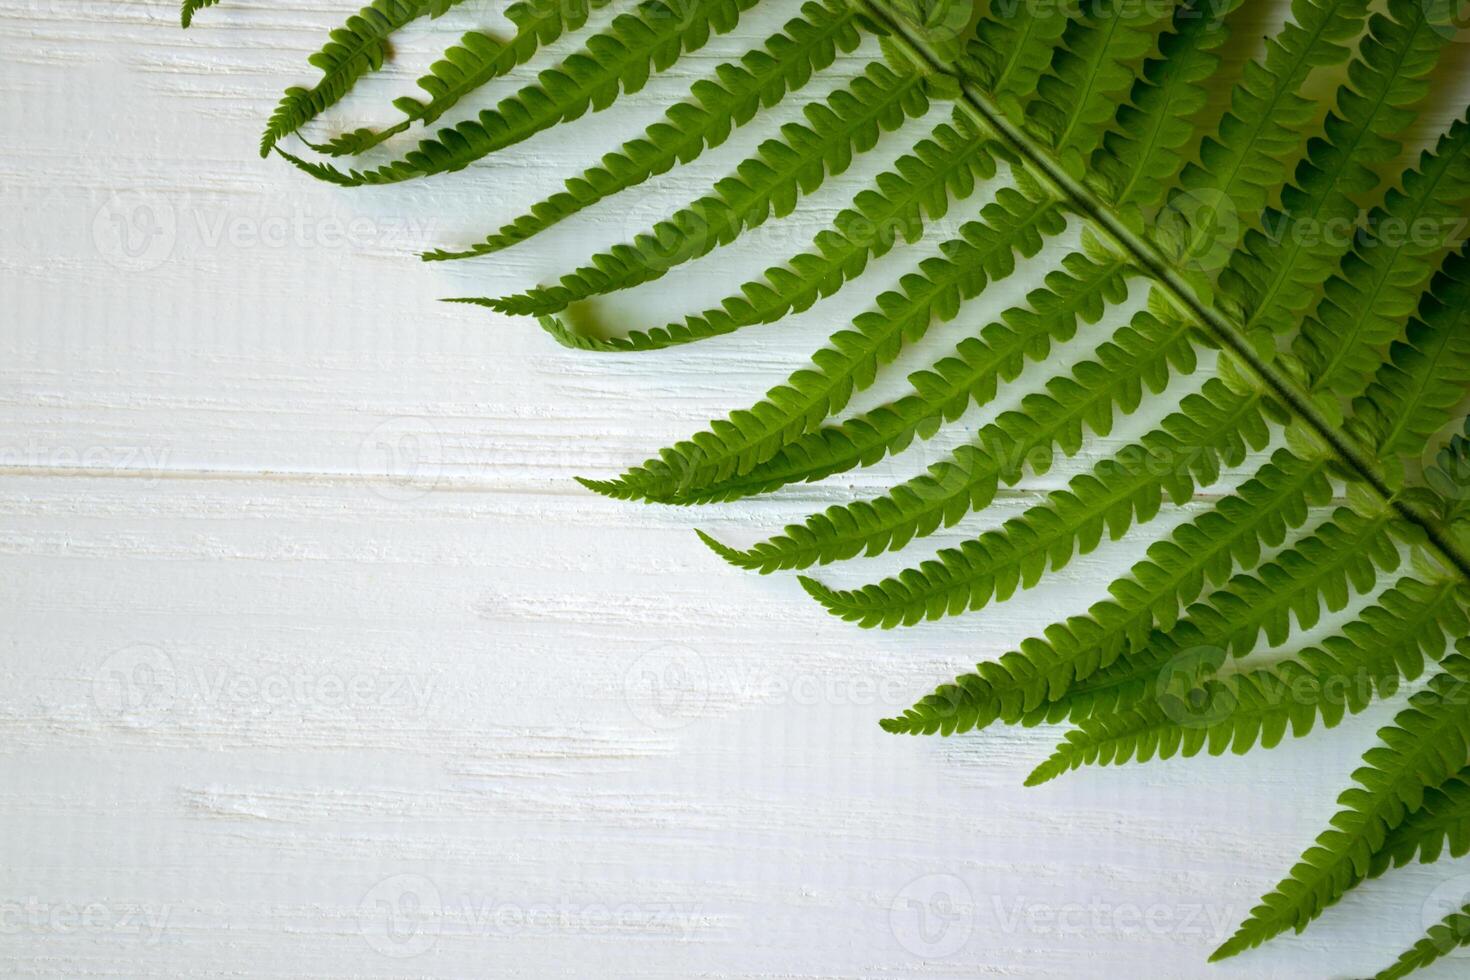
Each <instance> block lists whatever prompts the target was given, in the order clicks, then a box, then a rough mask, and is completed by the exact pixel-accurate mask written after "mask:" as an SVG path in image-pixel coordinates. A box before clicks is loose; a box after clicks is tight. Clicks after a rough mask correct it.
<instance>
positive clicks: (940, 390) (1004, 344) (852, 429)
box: [661, 252, 1188, 504]
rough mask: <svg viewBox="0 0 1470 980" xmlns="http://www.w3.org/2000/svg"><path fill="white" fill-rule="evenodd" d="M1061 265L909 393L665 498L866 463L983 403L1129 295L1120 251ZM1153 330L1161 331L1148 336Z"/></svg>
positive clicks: (697, 498) (720, 497)
mask: <svg viewBox="0 0 1470 980" xmlns="http://www.w3.org/2000/svg"><path fill="white" fill-rule="evenodd" d="M1061 264H1062V268H1061V269H1058V270H1055V271H1053V272H1051V273H1048V274H1047V277H1046V285H1045V286H1044V287H1043V288H1041V289H1037V290H1033V291H1032V292H1031V294H1030V295H1029V296H1028V297H1027V306H1026V307H1012V308H1011V309H1009V310H1007V311H1006V312H1005V313H1003V314H1001V318H1000V320H999V321H998V322H996V323H992V324H990V325H989V326H987V327H985V328H984V329H983V330H981V331H980V333H979V335H978V336H975V337H966V338H965V339H964V340H962V341H961V342H960V343H959V345H958V346H957V347H956V348H955V350H954V352H953V354H951V355H950V356H949V357H946V358H943V359H942V360H940V361H939V362H938V363H936V364H935V365H933V367H931V368H930V369H928V370H925V371H920V372H917V373H915V374H913V375H912V376H910V378H909V381H910V383H911V384H912V386H913V393H912V394H909V395H905V396H904V397H903V398H900V399H899V400H898V401H896V402H894V403H892V404H891V405H885V406H882V407H880V408H878V409H875V410H874V411H871V412H865V413H863V414H861V415H857V416H853V417H851V418H849V419H846V420H844V421H842V422H841V423H839V424H837V425H829V426H824V427H823V428H821V429H818V430H817V431H815V432H812V433H809V434H807V435H805V436H803V437H802V438H800V439H797V440H796V441H795V442H792V443H789V444H787V445H786V446H783V447H782V448H781V451H780V452H778V453H777V454H776V455H775V456H773V457H771V458H770V459H769V460H767V461H766V462H764V463H761V464H760V465H758V466H756V467H754V468H753V469H751V471H750V472H749V473H745V474H741V475H739V476H735V477H731V478H729V479H726V480H723V481H720V482H718V483H712V484H710V485H709V486H707V487H704V488H702V489H700V490H698V491H694V492H691V493H689V494H684V495H681V496H677V497H671V498H666V499H664V500H662V501H661V502H663V503H680V504H694V503H701V504H702V503H711V502H714V501H727V500H736V499H739V498H741V497H748V496H751V495H753V494H759V493H769V492H770V491H772V490H775V489H777V488H779V487H783V486H786V485H787V484H789V483H796V482H810V481H814V480H821V479H825V478H826V477H828V476H832V475H833V474H836V473H843V472H846V471H847V470H850V469H852V468H853V467H856V466H871V465H873V464H874V463H876V462H878V460H880V459H882V458H883V457H884V456H885V455H887V454H889V453H896V452H899V451H901V450H903V449H904V448H906V447H907V446H908V445H909V444H910V443H911V442H912V441H913V439H914V438H915V437H916V436H917V437H918V438H921V439H923V438H928V437H929V436H931V435H933V434H934V431H936V430H937V428H938V426H939V425H940V423H941V422H945V421H948V422H953V421H955V420H956V419H957V418H959V416H960V415H961V414H962V413H963V412H964V411H965V410H966V409H968V408H969V407H970V405H972V404H974V405H984V404H986V403H988V402H989V401H990V400H991V399H992V398H994V397H995V394H996V391H997V388H998V386H999V384H1000V382H1001V381H1012V380H1014V379H1015V377H1016V376H1017V375H1018V374H1019V373H1020V372H1021V369H1022V368H1023V367H1024V366H1025V364H1026V362H1027V361H1028V360H1029V361H1041V360H1043V359H1045V357H1046V356H1047V354H1048V353H1049V352H1050V350H1051V346H1052V344H1053V343H1059V342H1064V341H1067V340H1070V339H1071V338H1072V336H1073V335H1074V334H1075V333H1076V330H1077V322H1078V320H1079V319H1080V320H1081V321H1082V322H1084V323H1096V322H1097V321H1098V320H1099V319H1100V318H1101V317H1102V315H1103V311H1104V310H1105V309H1106V308H1107V306H1108V304H1114V303H1121V302H1123V300H1124V299H1126V298H1127V295H1128V282H1127V276H1128V273H1129V271H1130V269H1129V267H1128V266H1126V265H1125V264H1124V262H1123V260H1122V259H1121V258H1119V257H1117V256H1116V255H1110V256H1102V257H1099V258H1096V259H1094V258H1092V257H1089V256H1088V255H1086V254H1084V253H1082V252H1074V253H1072V254H1071V255H1069V256H1067V257H1066V258H1065V259H1063V260H1062V263H1061ZM1151 339H1153V340H1158V339H1161V338H1160V337H1158V336H1156V335H1151ZM1187 350H1188V348H1187V345H1183V344H1175V345H1165V346H1164V347H1163V348H1162V349H1160V348H1158V347H1155V348H1153V349H1151V350H1149V351H1148V352H1146V353H1145V365H1140V373H1143V368H1144V367H1145V366H1146V364H1147V363H1148V362H1151V361H1152V360H1153V359H1155V358H1156V357H1157V355H1158V354H1164V355H1168V354H1170V353H1174V354H1175V357H1176V360H1178V361H1180V362H1182V361H1183V358H1185V357H1186V356H1187V354H1186V353H1185V352H1186V351H1187ZM1186 366H1187V365H1186Z"/></svg>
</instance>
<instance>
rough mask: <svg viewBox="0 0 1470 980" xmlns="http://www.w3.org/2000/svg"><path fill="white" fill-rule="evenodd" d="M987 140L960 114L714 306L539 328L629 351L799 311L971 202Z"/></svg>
mask: <svg viewBox="0 0 1470 980" xmlns="http://www.w3.org/2000/svg"><path fill="white" fill-rule="evenodd" d="M990 139H991V137H990V134H989V133H988V132H986V131H984V130H982V129H980V128H979V127H977V126H976V125H975V124H974V123H973V122H971V121H970V120H969V119H968V118H967V117H966V116H965V115H964V114H963V113H961V112H958V111H956V112H955V113H954V115H953V117H952V118H951V119H950V120H949V121H948V122H944V123H940V124H939V126H937V127H936V128H935V129H934V131H933V132H932V133H931V134H930V136H929V138H927V139H925V140H922V141H920V142H919V143H918V145H916V146H915V147H914V148H913V150H911V151H910V152H909V153H907V154H905V155H904V156H903V157H900V158H899V159H898V161H896V162H895V164H894V167H893V169H892V170H889V171H885V172H884V173H882V174H880V175H879V176H878V177H877V179H876V180H875V182H874V186H873V187H872V188H869V189H866V190H863V191H860V192H859V193H858V194H857V196H856V197H855V198H854V199H853V201H852V204H851V205H850V206H849V207H848V208H846V209H844V210H843V211H842V212H840V213H839V214H838V215H837V217H836V219H835V220H834V221H833V224H832V227H831V228H830V229H828V230H825V231H822V232H820V233H819V234H818V235H817V236H816V239H815V241H814V242H813V246H812V249H811V250H810V251H807V252H803V253H802V254H800V255H798V256H796V257H794V258H792V259H790V260H788V261H787V262H786V263H785V264H784V265H780V266H773V267H772V268H770V269H767V270H766V273H765V276H764V281H760V280H757V281H754V282H748V283H745V284H744V285H742V286H741V287H740V288H739V290H738V291H737V293H736V294H735V295H732V296H729V297H727V298H726V299H724V300H722V301H721V302H720V303H719V305H718V307H716V308H713V309H709V310H706V311H704V312H703V313H700V314H697V315H695V316H690V317H687V318H685V319H684V320H683V321H682V322H678V323H670V324H669V325H668V326H665V327H660V328H657V329H654V330H650V331H647V332H643V331H636V330H635V331H632V332H630V333H629V334H628V335H627V336H626V337H615V338H609V339H605V340H604V339H600V338H596V337H591V336H588V335H587V334H585V333H582V332H579V331H575V330H573V328H571V327H569V326H568V325H566V324H564V323H563V322H562V321H561V320H560V319H559V318H557V317H554V316H546V317H542V318H541V325H542V327H543V329H545V330H546V331H547V332H548V333H550V334H551V335H552V336H553V337H555V338H556V339H557V340H558V341H560V342H561V343H563V344H565V345H566V346H571V347H579V348H582V349H586V350H597V351H606V352H632V351H648V350H661V349H664V348H667V347H674V346H678V345H681V344H690V343H695V342H696V341H700V340H707V339H709V338H711V337H718V336H721V335H723V334H728V333H733V332H734V331H736V330H740V329H742V328H744V327H749V326H755V325H757V324H764V323H775V322H777V321H778V320H780V319H781V318H782V317H784V316H787V315H789V314H791V313H799V312H802V311H803V310H806V309H809V308H810V307H811V306H812V305H813V304H815V303H816V302H817V301H818V300H820V299H824V298H826V297H828V296H831V295H833V294H835V293H836V292H837V291H838V290H840V289H841V288H842V287H843V286H844V285H846V283H847V282H848V281H849V280H851V279H855V278H856V277H857V276H859V275H861V274H862V272H863V270H864V269H866V268H867V266H868V262H869V261H870V260H872V259H874V258H878V257H880V256H882V255H886V254H887V253H888V252H889V251H890V250H891V249H893V248H894V246H896V245H897V244H899V243H900V242H909V243H912V242H914V241H917V240H918V238H919V237H920V236H921V235H922V233H923V230H924V227H925V223H926V219H927V221H937V220H939V219H940V218H942V217H944V216H945V214H947V213H948V211H949V208H950V205H951V201H952V199H953V200H954V201H963V200H966V199H968V198H969V197H970V196H971V195H972V194H973V193H974V191H975V187H976V181H977V180H989V179H990V178H991V177H994V176H995V157H994V155H993V152H992V148H991V146H990V145H989V144H990ZM484 302H485V303H486V304H488V303H491V302H494V301H484Z"/></svg>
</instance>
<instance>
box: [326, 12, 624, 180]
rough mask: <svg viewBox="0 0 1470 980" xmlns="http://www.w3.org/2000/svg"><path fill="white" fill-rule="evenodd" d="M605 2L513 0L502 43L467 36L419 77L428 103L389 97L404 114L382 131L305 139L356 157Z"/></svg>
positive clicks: (433, 116) (438, 112)
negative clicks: (509, 29) (509, 28)
mask: <svg viewBox="0 0 1470 980" xmlns="http://www.w3.org/2000/svg"><path fill="white" fill-rule="evenodd" d="M609 2H610V0H573V2H571V3H565V2H562V0H517V2H516V3H513V4H511V5H510V6H509V7H507V8H506V11H505V16H506V19H507V20H509V21H510V22H511V23H512V24H514V25H515V28H516V32H515V35H514V36H513V37H512V38H511V39H510V40H509V41H506V42H504V43H502V42H500V41H498V40H496V39H495V38H493V37H491V36H490V35H488V34H482V33H481V32H479V31H470V32H468V33H467V34H465V35H464V36H463V37H462V38H460V41H459V44H458V45H456V46H454V47H451V48H449V49H448V50H447V51H445V52H444V57H443V58H442V59H440V60H439V61H436V62H434V64H432V65H430V66H429V73H428V74H427V75H424V76H423V77H421V78H420V79H419V80H418V85H419V88H421V89H423V90H424V91H425V92H426V93H428V95H429V101H428V102H422V101H420V100H419V99H416V98H413V97H412V96H407V95H406V96H404V97H402V98H400V99H395V100H394V101H393V104H394V106H396V107H397V108H398V110H399V111H400V112H402V113H403V115H404V118H403V119H402V120H400V121H399V122H397V123H395V124H394V125H392V126H389V127H387V128H386V129H382V130H373V129H366V128H365V129H357V130H353V131H352V132H350V133H342V134H340V135H338V136H335V137H333V138H332V139H331V140H329V141H327V142H326V143H322V144H317V143H311V142H308V143H307V145H308V146H310V147H311V148H312V149H313V150H316V151H317V152H318V153H325V154H328V155H330V156H357V155H358V154H361V153H366V152H367V151H368V150H371V149H372V148H373V147H375V146H378V145H380V144H382V143H385V142H387V141H388V140H389V139H391V138H392V137H394V136H397V135H398V134H399V133H404V132H407V131H408V129H409V127H411V126H412V125H413V124H414V123H421V124H423V125H428V124H429V123H432V122H434V121H435V120H437V119H438V118H439V117H440V116H442V115H444V113H446V112H448V111H449V110H450V109H452V108H454V106H456V105H458V104H459V101H460V100H461V99H463V98H464V97H465V96H466V95H469V94H470V93H471V92H474V91H475V90H476V89H479V88H480V87H481V86H484V85H487V84H489V83H490V82H493V81H494V80H495V79H497V78H500V77H502V76H504V75H506V74H508V73H509V72H510V71H511V69H513V68H515V67H517V66H518V65H523V64H525V63H526V62H527V61H529V60H531V57H532V56H533V55H535V54H536V52H537V51H538V50H540V49H541V48H542V47H544V46H546V45H548V44H551V43H552V42H553V41H555V40H556V39H557V38H559V37H561V36H562V35H563V34H566V33H568V32H570V31H575V30H578V29H579V28H581V27H582V25H584V24H585V23H586V22H587V18H588V17H589V16H590V15H591V14H592V12H593V11H595V10H600V9H602V8H603V7H606V6H607V5H608V3H609Z"/></svg>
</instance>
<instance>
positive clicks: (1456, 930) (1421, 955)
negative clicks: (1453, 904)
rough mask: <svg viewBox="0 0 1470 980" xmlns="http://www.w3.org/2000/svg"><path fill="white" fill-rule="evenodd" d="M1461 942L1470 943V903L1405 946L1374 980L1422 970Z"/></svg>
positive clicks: (1400, 976)
mask: <svg viewBox="0 0 1470 980" xmlns="http://www.w3.org/2000/svg"><path fill="white" fill-rule="evenodd" d="M1461 946H1470V905H1465V906H1463V907H1461V908H1460V909H1459V910H1458V911H1455V912H1451V913H1450V914H1449V915H1447V916H1445V917H1444V919H1443V920H1441V921H1440V922H1438V923H1437V924H1435V925H1434V926H1432V927H1431V928H1430V929H1429V932H1428V933H1427V934H1426V935H1425V936H1424V938H1423V939H1421V940H1419V941H1418V942H1417V943H1415V944H1414V945H1413V947H1412V948H1410V949H1408V950H1406V951H1405V952H1404V953H1403V955H1402V956H1400V957H1399V958H1398V961H1397V962H1396V963H1394V965H1393V966H1391V967H1389V968H1388V969H1386V970H1382V971H1380V972H1378V973H1375V974H1374V975H1373V980H1400V978H1402V977H1406V976H1408V975H1409V974H1411V973H1413V972H1415V971H1416V970H1422V969H1424V968H1425V967H1426V966H1429V965H1431V964H1433V963H1435V962H1437V961H1439V960H1441V959H1443V958H1444V957H1446V956H1448V955H1449V954H1450V953H1452V952H1454V951H1455V950H1456V949H1458V948H1459V947H1461Z"/></svg>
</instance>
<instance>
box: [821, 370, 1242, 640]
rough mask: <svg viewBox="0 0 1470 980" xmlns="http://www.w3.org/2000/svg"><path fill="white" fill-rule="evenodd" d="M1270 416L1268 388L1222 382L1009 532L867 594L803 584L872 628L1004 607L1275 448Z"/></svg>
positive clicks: (1008, 526) (835, 610)
mask: <svg viewBox="0 0 1470 980" xmlns="http://www.w3.org/2000/svg"><path fill="white" fill-rule="evenodd" d="M1270 411H1271V409H1270V408H1269V406H1263V405H1262V403H1261V395H1260V393H1259V392H1250V393H1238V392H1234V391H1231V390H1230V389H1229V388H1227V387H1226V386H1225V385H1224V384H1223V383H1222V382H1219V381H1215V380H1212V381H1211V382H1209V383H1207V384H1206V385H1205V388H1204V390H1203V391H1201V392H1200V393H1199V394H1197V395H1191V396H1189V397H1188V398H1186V399H1185V400H1184V402H1183V404H1181V405H1180V410H1179V411H1178V412H1177V413H1175V414H1174V415H1171V416H1170V417H1169V418H1167V419H1165V420H1164V421H1163V422H1162V423H1161V424H1160V426H1159V428H1158V429H1156V430H1154V431H1153V432H1151V433H1149V434H1148V435H1146V436H1144V437H1143V439H1141V440H1140V441H1139V442H1138V443H1137V444H1136V445H1134V446H1130V447H1128V448H1127V449H1124V450H1122V451H1121V452H1119V453H1117V454H1116V455H1115V456H1114V457H1113V458H1112V459H1110V460H1107V461H1105V462H1103V463H1100V464H1098V466H1097V467H1095V468H1094V469H1093V471H1092V473H1091V474H1089V475H1084V476H1079V477H1077V478H1075V479H1074V480H1072V482H1071V483H1070V484H1069V486H1068V489H1066V490H1059V491H1056V492H1055V493H1052V494H1051V495H1050V496H1049V497H1048V499H1047V502H1046V503H1045V504H1042V505H1040V506H1037V507H1034V508H1032V509H1031V510H1028V511H1027V512H1026V513H1025V514H1023V515H1021V516H1020V517H1018V518H1014V519H1012V520H1010V521H1007V522H1006V523H1005V525H1004V526H1003V528H1002V529H1001V530H999V531H991V532H988V533H986V534H984V535H982V536H981V537H979V538H975V539H973V540H970V541H967V542H965V543H964V544H962V545H961V546H960V547H958V548H955V549H947V550H945V551H942V552H940V553H939V555H938V557H937V559H936V560H933V561H927V562H925V563H924V564H923V565H920V566H919V567H917V568H911V569H908V570H907V571H904V572H901V573H900V574H899V575H897V576H895V577H893V578H889V579H885V580H884V581H882V582H878V583H875V584H873V585H868V586H865V587H863V588H861V589H856V590H851V591H846V590H844V591H837V590H833V589H829V588H827V587H826V586H824V585H822V584H821V583H820V582H816V581H814V580H812V579H808V578H803V579H802V585H803V586H805V588H806V590H807V592H809V593H810V594H811V595H812V597H813V598H815V599H816V600H817V601H818V602H820V603H821V604H822V605H823V606H825V607H826V609H827V611H828V612H830V613H832V614H833V615H835V616H840V617H841V618H843V619H845V620H848V621H849V622H855V623H858V624H859V625H861V626H865V627H872V626H883V627H884V628H891V627H894V626H898V625H905V626H911V625H913V624H915V623H918V622H920V621H922V620H924V619H939V618H941V617H943V616H953V615H957V614H959V613H962V612H964V611H966V610H970V609H981V608H984V607H985V606H986V605H987V604H989V603H990V602H991V601H992V600H996V601H1003V600H1005V599H1007V598H1009V597H1010V596H1011V595H1012V594H1013V593H1014V592H1015V591H1016V589H1017V588H1018V587H1019V588H1023V589H1025V588H1030V587H1031V586H1033V585H1035V584H1036V582H1037V581H1039V580H1040V578H1041V575H1042V573H1043V572H1044V571H1045V570H1046V569H1047V567H1048V566H1050V567H1051V569H1052V570H1053V571H1055V570H1057V569H1060V568H1063V567H1064V566H1066V564H1067V563H1068V562H1069V561H1070V560H1071V558H1072V556H1073V555H1074V554H1087V553H1088V552H1090V551H1092V550H1093V549H1094V548H1096V547H1097V545H1098V543H1099V542H1100V541H1101V539H1102V536H1103V534H1104V533H1105V532H1106V533H1107V534H1108V536H1109V537H1110V538H1112V539H1113V540H1117V539H1118V538H1119V537H1121V536H1122V535H1123V533H1124V532H1126V531H1127V530H1128V528H1129V527H1131V526H1132V525H1133V524H1134V522H1135V521H1136V522H1137V523H1140V524H1142V523H1147V522H1148V521H1151V520H1152V519H1153V518H1154V516H1155V515H1156V514H1157V513H1158V511H1159V507H1160V505H1161V504H1162V502H1163V498H1164V496H1165V495H1166V494H1167V495H1168V497H1169V498H1170V499H1171V500H1172V501H1173V502H1174V503H1176V504H1182V503H1184V502H1187V501H1188V500H1190V499H1191V498H1192V497H1193V496H1194V492H1195V489H1196V488H1197V487H1203V486H1209V485H1210V484H1212V483H1213V482H1214V481H1215V480H1216V479H1218V478H1219V467H1220V465H1221V464H1222V463H1223V464H1224V465H1235V464H1237V463H1239V462H1240V461H1241V460H1243V459H1244V458H1245V454H1246V452H1247V450H1248V449H1251V448H1255V449H1260V448H1262V447H1264V446H1265V445H1266V442H1267V440H1268V439H1269V435H1270V433H1269V430H1268V429H1267V426H1266V419H1267V417H1268V413H1269V412H1270Z"/></svg>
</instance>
